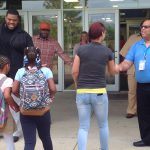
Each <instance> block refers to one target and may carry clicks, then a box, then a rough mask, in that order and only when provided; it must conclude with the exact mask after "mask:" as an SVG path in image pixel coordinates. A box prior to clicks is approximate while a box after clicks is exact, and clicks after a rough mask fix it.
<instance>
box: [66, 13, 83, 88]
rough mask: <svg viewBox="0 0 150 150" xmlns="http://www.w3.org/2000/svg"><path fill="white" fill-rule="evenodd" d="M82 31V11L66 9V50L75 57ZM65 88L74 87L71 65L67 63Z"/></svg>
mask: <svg viewBox="0 0 150 150" xmlns="http://www.w3.org/2000/svg"><path fill="white" fill-rule="evenodd" d="M81 32H82V12H81V11H64V51H65V53H66V54H68V55H69V56H70V57H71V58H73V47H74V45H75V44H76V43H78V41H79V40H80V33H81ZM64 69H65V70H64V72H65V75H64V88H65V89H67V90H68V89H69V90H70V89H74V83H73V80H72V76H71V66H68V65H65V68H64Z"/></svg>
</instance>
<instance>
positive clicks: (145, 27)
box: [140, 25, 150, 29]
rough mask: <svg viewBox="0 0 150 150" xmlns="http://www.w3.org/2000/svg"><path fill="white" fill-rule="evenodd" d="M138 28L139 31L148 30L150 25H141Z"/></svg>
mask: <svg viewBox="0 0 150 150" xmlns="http://www.w3.org/2000/svg"><path fill="white" fill-rule="evenodd" d="M140 28H141V29H143V28H144V29H148V28H150V25H143V26H140Z"/></svg>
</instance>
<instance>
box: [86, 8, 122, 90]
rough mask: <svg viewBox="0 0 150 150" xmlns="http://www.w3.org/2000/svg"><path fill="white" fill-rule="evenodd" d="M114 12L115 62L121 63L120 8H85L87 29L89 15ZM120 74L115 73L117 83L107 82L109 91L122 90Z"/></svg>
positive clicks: (87, 26)
mask: <svg viewBox="0 0 150 150" xmlns="http://www.w3.org/2000/svg"><path fill="white" fill-rule="evenodd" d="M103 13H105V14H106V13H107V14H108V13H111V14H112V13H113V14H114V15H115V39H114V40H115V43H114V44H115V48H114V49H115V53H114V57H115V63H117V64H118V63H119V10H117V9H112V10H111V9H86V10H85V20H86V21H85V30H87V31H88V28H89V15H91V14H103ZM119 85H120V81H119V75H118V74H117V75H115V84H107V90H108V91H119V90H120V86H119Z"/></svg>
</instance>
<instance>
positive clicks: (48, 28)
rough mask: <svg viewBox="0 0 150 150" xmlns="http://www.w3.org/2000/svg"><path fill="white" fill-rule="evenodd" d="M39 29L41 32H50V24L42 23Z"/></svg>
mask: <svg viewBox="0 0 150 150" xmlns="http://www.w3.org/2000/svg"><path fill="white" fill-rule="evenodd" d="M39 28H40V30H50V23H48V22H41V23H40V26H39Z"/></svg>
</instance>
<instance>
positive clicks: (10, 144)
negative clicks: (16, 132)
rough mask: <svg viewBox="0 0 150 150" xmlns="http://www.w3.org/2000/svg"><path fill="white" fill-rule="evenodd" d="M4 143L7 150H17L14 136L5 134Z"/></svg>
mask: <svg viewBox="0 0 150 150" xmlns="http://www.w3.org/2000/svg"><path fill="white" fill-rule="evenodd" d="M3 136H4V141H5V143H6V150H15V144H14V141H13V135H12V134H11V133H10V134H9V133H3Z"/></svg>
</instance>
